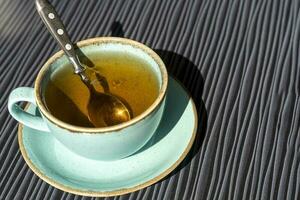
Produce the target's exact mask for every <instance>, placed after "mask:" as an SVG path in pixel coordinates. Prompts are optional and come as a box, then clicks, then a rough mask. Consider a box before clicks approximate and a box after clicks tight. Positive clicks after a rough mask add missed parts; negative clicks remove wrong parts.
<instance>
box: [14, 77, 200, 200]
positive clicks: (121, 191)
mask: <svg viewBox="0 0 300 200" xmlns="http://www.w3.org/2000/svg"><path fill="white" fill-rule="evenodd" d="M174 80H175V81H176V82H177V83H178V84H179V85H180V87H181V88H182V89H183V90H184V91H185V92H186V93H187V95H188V96H189V100H190V101H191V103H192V109H193V114H194V123H195V125H194V129H193V133H192V137H191V139H190V141H189V143H188V145H187V146H186V148H185V150H184V151H183V152H182V154H181V155H180V156H179V158H178V159H177V160H176V161H175V162H174V163H173V164H172V165H171V166H170V167H169V168H167V169H166V170H165V171H163V172H162V173H160V174H159V175H157V176H155V177H154V178H152V179H150V180H148V181H146V182H143V183H141V184H138V185H136V186H133V187H128V188H121V189H117V190H112V191H91V190H81V189H76V188H72V187H70V186H66V185H64V184H62V183H59V182H57V181H56V180H54V179H52V178H51V177H49V176H47V175H45V174H44V173H43V172H41V171H40V170H39V168H38V167H36V166H35V164H34V163H33V162H32V161H31V159H30V158H29V156H28V154H27V151H26V149H25V146H24V144H23V126H24V125H23V124H21V123H19V125H18V143H19V147H20V151H21V154H22V156H23V158H24V160H25V162H26V164H27V165H28V166H29V168H30V169H31V170H32V171H33V172H34V173H35V174H36V175H37V176H38V177H39V178H41V179H42V180H43V181H45V182H46V183H48V184H50V185H51V186H53V187H55V188H58V189H60V190H62V191H65V192H69V193H72V194H76V195H82V196H89V197H110V196H119V195H123V194H128V193H131V192H135V191H138V190H141V189H143V188H146V187H148V186H150V185H152V184H154V183H157V182H158V181H160V180H161V179H163V178H164V177H166V176H167V175H168V174H170V173H171V172H172V171H173V170H174V169H175V168H176V167H177V166H178V165H179V164H180V163H181V162H182V161H183V159H184V158H185V157H186V155H187V154H188V152H189V151H190V150H191V148H192V145H193V143H194V140H195V137H196V132H197V128H198V115H197V109H196V105H195V102H194V100H193V98H192V96H191V95H190V93H189V92H188V91H187V89H186V88H185V87H184V86H183V85H182V83H181V82H179V81H178V80H176V79H174ZM29 106H30V103H27V104H26V106H25V108H24V110H27V109H28V108H29Z"/></svg>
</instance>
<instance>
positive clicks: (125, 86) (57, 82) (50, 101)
mask: <svg viewBox="0 0 300 200" xmlns="http://www.w3.org/2000/svg"><path fill="white" fill-rule="evenodd" d="M90 60H91V61H92V63H93V65H94V66H93V69H94V70H96V71H97V72H98V73H99V74H100V75H101V76H102V77H105V79H106V81H107V83H108V86H109V92H110V93H111V94H114V95H117V96H119V97H121V98H122V99H123V100H125V101H126V103H127V104H128V105H129V106H130V108H131V111H132V115H133V117H136V116H137V115H139V114H141V113H142V112H144V111H145V110H146V109H147V108H148V107H150V106H151V104H152V103H153V102H154V101H155V99H156V98H157V96H158V93H159V82H158V79H157V77H156V75H155V74H154V72H153V71H152V69H150V67H147V65H149V64H147V63H145V62H144V61H142V60H140V59H137V58H132V57H130V58H129V57H128V56H127V55H123V54H113V55H98V56H97V55H93V56H91V57H90ZM91 77H92V80H96V78H94V76H91ZM94 85H95V88H96V90H97V91H99V92H104V90H103V87H102V85H101V84H99V82H98V81H97V80H96V81H94ZM89 97H90V92H89V90H88V88H87V87H86V86H85V84H84V83H82V81H81V79H80V77H79V76H78V75H76V74H74V73H73V67H72V66H71V64H66V65H65V66H63V67H61V68H60V69H58V70H57V71H55V73H53V74H52V76H51V78H50V81H49V82H48V84H47V86H46V90H45V95H44V102H45V104H46V107H47V108H48V110H49V112H50V113H51V114H52V115H54V116H55V117H56V118H58V119H60V120H61V121H64V122H66V123H69V124H72V125H76V126H81V127H94V126H93V125H92V124H91V123H90V122H89V120H88V111H87V105H88V102H89Z"/></svg>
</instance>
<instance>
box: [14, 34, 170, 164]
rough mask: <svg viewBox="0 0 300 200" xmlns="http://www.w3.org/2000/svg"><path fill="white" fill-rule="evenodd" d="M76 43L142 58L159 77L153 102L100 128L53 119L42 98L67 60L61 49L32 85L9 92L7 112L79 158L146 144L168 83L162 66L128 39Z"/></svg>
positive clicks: (109, 156) (122, 153)
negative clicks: (32, 108) (30, 109)
mask: <svg viewBox="0 0 300 200" xmlns="http://www.w3.org/2000/svg"><path fill="white" fill-rule="evenodd" d="M77 46H78V47H79V48H80V50H81V51H82V52H83V53H84V54H85V55H87V56H88V55H89V54H95V53H97V52H101V53H110V54H112V53H119V54H120V53H122V54H124V55H126V57H127V58H129V59H130V57H133V58H135V59H142V60H143V62H144V63H146V65H147V67H149V68H151V69H152V71H153V72H154V73H155V74H156V76H157V78H158V80H159V85H160V91H159V95H158V96H157V98H156V100H155V101H154V103H153V104H152V105H151V106H150V107H149V108H148V109H147V110H146V111H144V112H143V113H142V114H140V115H139V116H137V117H135V118H133V119H131V120H130V121H128V122H125V123H122V124H118V125H115V126H110V127H104V128H87V127H79V126H74V125H71V124H67V123H65V122H63V121H61V120H59V119H57V118H56V117H55V116H53V115H52V114H51V113H50V112H49V111H48V109H47V108H46V106H45V105H44V101H43V100H42V99H43V98H44V93H45V87H46V85H47V83H48V81H49V80H50V77H51V75H53V74H54V73H55V71H56V70H58V69H59V68H60V67H62V66H64V65H65V64H66V62H68V60H67V58H66V56H65V55H64V54H63V52H62V51H59V52H58V53H56V54H55V55H53V56H52V57H51V58H50V59H49V60H48V61H47V62H46V63H45V64H44V66H43V67H42V69H41V70H40V72H39V73H38V75H37V78H36V81H35V85H34V88H30V87H19V88H16V89H14V90H13V91H12V92H11V93H10V96H9V100H8V109H9V112H10V114H11V115H12V116H13V117H14V118H15V119H16V120H18V121H19V122H20V123H22V124H24V125H25V126H28V127H31V128H34V129H38V130H40V131H41V132H40V134H53V136H54V137H55V138H56V139H57V140H58V141H60V142H61V143H62V144H63V145H64V146H66V147H67V148H68V149H69V150H70V151H72V152H74V153H76V154H78V155H81V156H83V157H86V158H90V159H97V160H116V159H121V158H124V157H127V156H129V155H131V154H133V153H134V152H136V151H137V150H138V149H140V148H141V147H142V146H143V145H145V144H146V143H147V141H148V140H149V139H150V138H151V136H152V135H153V134H154V132H155V130H156V129H157V127H158V125H159V123H160V120H161V118H162V114H163V111H164V106H165V97H166V90H167V84H168V74H167V70H166V67H165V65H164V63H163V62H162V60H161V59H160V57H159V56H158V55H157V54H156V53H155V52H154V51H153V50H151V49H150V48H148V47H147V46H145V45H143V44H141V43H139V42H136V41H133V40H129V39H124V38H115V37H100V38H92V39H88V40H84V41H80V42H79V43H77ZM21 101H25V102H29V103H32V104H34V105H36V106H37V108H38V110H39V113H36V115H32V114H29V113H27V112H26V111H25V110H23V109H22V108H21V107H19V106H18V105H17V103H18V102H21Z"/></svg>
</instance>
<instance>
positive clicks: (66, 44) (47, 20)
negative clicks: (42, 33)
mask: <svg viewBox="0 0 300 200" xmlns="http://www.w3.org/2000/svg"><path fill="white" fill-rule="evenodd" d="M35 5H36V9H37V11H38V13H39V15H40V16H41V18H42V20H43V22H44V24H45V25H46V27H47V28H48V30H49V32H50V33H51V35H52V36H53V37H54V38H55V40H56V41H57V42H58V43H59V45H60V47H61V49H62V50H63V51H64V52H65V54H66V55H67V56H68V58H69V60H70V61H71V62H72V64H73V66H74V70H75V73H76V74H81V73H82V72H83V71H84V69H85V68H84V67H83V66H82V65H81V63H80V61H79V59H78V56H77V55H76V53H75V50H74V46H73V44H72V42H71V40H70V37H69V35H68V33H67V31H66V29H65V27H64V24H63V23H62V21H61V19H60V17H59V16H58V14H57V12H56V11H55V9H54V7H53V6H52V5H51V4H50V3H49V2H48V1H47V0H35Z"/></svg>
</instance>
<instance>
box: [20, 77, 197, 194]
mask: <svg viewBox="0 0 300 200" xmlns="http://www.w3.org/2000/svg"><path fill="white" fill-rule="evenodd" d="M28 111H29V112H30V113H37V112H38V111H37V109H36V107H35V106H33V105H31V106H30V107H29V109H28ZM196 127H197V113H196V110H195V106H194V103H193V101H192V99H191V98H190V97H189V95H188V94H187V93H186V92H185V90H184V89H183V88H182V87H181V86H180V84H179V83H178V82H176V81H175V80H174V79H172V78H170V83H169V87H168V90H167V100H166V105H165V112H164V114H163V117H162V121H161V123H160V125H159V127H158V129H157V131H156V132H155V134H154V136H153V137H152V138H151V140H150V141H149V142H148V143H147V144H146V145H145V146H144V147H143V148H142V149H140V150H139V151H138V152H136V153H135V154H133V155H131V156H129V157H127V158H124V159H120V160H114V161H99V160H93V159H88V158H85V157H82V156H80V155H78V154H76V153H74V152H72V151H70V150H69V149H68V148H66V147H65V146H64V145H62V144H61V143H60V142H59V141H58V140H56V139H55V138H54V137H53V135H51V134H49V133H46V132H41V131H37V130H34V129H31V128H28V127H25V126H24V127H23V129H21V131H19V142H20V146H21V152H22V154H23V156H24V158H25V160H26V162H27V163H28V164H29V166H30V167H31V168H32V169H33V171H34V172H35V173H37V175H38V176H40V177H41V178H42V179H44V180H45V181H47V182H48V183H50V184H52V185H54V186H56V187H58V188H60V189H62V190H65V191H69V192H72V193H76V194H82V195H89V196H110V195H118V194H124V193H128V192H132V191H134V190H137V189H141V188H143V187H146V186H148V185H150V184H152V183H154V182H156V181H158V180H159V179H161V178H163V177H164V176H166V175H167V174H168V173H169V172H171V170H173V169H174V168H175V167H176V166H177V165H178V164H179V163H180V162H181V161H182V159H183V158H184V157H185V156H186V154H187V153H188V151H189V149H190V148H191V145H192V143H193V141H194V138H195V133H196Z"/></svg>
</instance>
